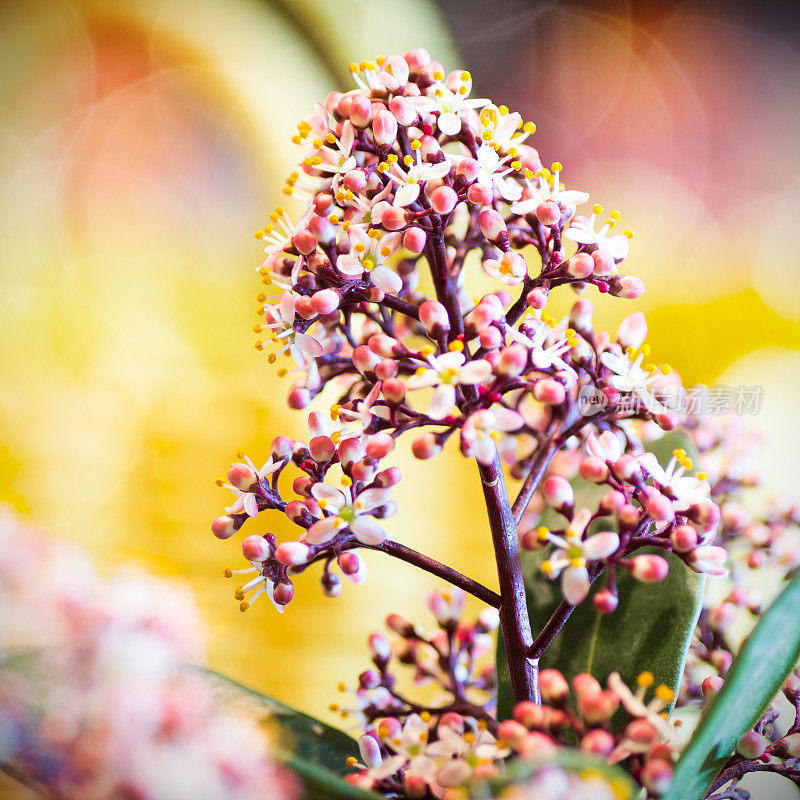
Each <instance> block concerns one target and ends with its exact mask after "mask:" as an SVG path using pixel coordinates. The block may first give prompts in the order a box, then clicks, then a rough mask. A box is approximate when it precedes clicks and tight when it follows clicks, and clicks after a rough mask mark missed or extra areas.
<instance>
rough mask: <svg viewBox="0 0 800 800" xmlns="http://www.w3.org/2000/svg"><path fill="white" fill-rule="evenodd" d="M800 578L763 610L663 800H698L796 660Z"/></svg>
mask: <svg viewBox="0 0 800 800" xmlns="http://www.w3.org/2000/svg"><path fill="white" fill-rule="evenodd" d="M798 608H800V575H797V576H795V577H794V578H793V579H792V581H791V582H790V583H789V585H788V586H787V587H786V589H784V590H783V592H782V593H781V595H780V596H779V597H778V599H777V600H775V602H774V603H773V604H772V605H771V606H770V607H769V609H768V610H767V612H766V613H765V614H764V616H763V617H762V618H761V620H760V621H759V623H758V625H757V626H756V627H755V629H754V630H753V632H752V633H751V634H750V636H749V637H748V639H747V641H746V642H745V644H744V646H743V647H742V649H741V651H740V653H739V655H738V656H737V657H736V658H735V659H734V662H733V665H732V666H731V669H730V671H729V672H728V674H727V676H726V678H725V685H724V686H723V687H722V690H721V691H720V693H719V694H718V695H717V696H716V697H715V698H714V700H713V701H712V702H711V703H710V704H709V706H708V707H707V708H706V710H705V711H704V713H703V715H702V717H701V718H700V722H699V723H698V726H697V729H696V730H695V733H694V735H693V736H692V739H691V741H690V742H689V745H688V746H687V748H686V750H684V752H683V755H682V756H681V759H680V761H679V762H678V765H677V767H676V769H675V776H674V778H673V781H672V786H671V787H670V790H669V792H668V793H667V794H666V795H665V796H664V800H700V798H702V797H704V796H705V794H706V792H707V790H708V788H709V786H710V785H711V784H712V782H713V781H714V778H715V777H716V776H717V775H718V774H719V772H720V770H721V768H722V766H723V765H724V763H725V761H726V760H727V759H728V756H730V754H731V753H732V752H733V750H734V748H735V747H736V742H737V741H738V739H739V737H740V736H741V735H742V734H743V733H744V732H745V731H747V730H749V729H750V728H751V727H752V725H753V724H754V723H755V722H756V721H757V720H758V718H759V716H760V715H761V714H762V713H763V711H764V709H765V708H766V707H767V705H768V704H769V702H770V700H772V698H773V697H774V696H775V695H776V694H777V692H778V691H779V689H780V687H781V685H782V683H783V681H784V679H785V678H786V676H787V675H788V674H789V673H790V672H791V671H792V670H793V669H794V668H795V666H796V664H797V662H798V660H800V626H798V624H797V610H798Z"/></svg>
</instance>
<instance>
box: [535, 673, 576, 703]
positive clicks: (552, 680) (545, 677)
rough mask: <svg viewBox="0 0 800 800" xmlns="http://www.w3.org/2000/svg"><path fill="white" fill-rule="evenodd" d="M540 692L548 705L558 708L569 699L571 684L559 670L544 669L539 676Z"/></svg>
mask: <svg viewBox="0 0 800 800" xmlns="http://www.w3.org/2000/svg"><path fill="white" fill-rule="evenodd" d="M539 690H540V691H541V693H542V700H543V701H544V702H545V703H547V704H548V705H553V706H558V705H561V704H562V703H564V702H566V700H567V698H568V697H569V684H568V683H567V680H566V678H565V677H564V676H563V675H562V674H561V673H560V672H559V671H558V670H557V669H543V670H542V671H541V673H540V674H539Z"/></svg>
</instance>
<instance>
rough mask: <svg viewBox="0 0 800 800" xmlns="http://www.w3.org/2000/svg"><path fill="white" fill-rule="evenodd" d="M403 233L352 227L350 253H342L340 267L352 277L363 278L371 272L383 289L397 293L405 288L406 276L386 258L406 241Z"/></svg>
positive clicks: (374, 281) (376, 283)
mask: <svg viewBox="0 0 800 800" xmlns="http://www.w3.org/2000/svg"><path fill="white" fill-rule="evenodd" d="M402 236H403V235H402V233H400V232H399V231H393V232H391V233H383V234H381V232H380V231H378V230H377V229H376V228H369V229H368V230H367V231H364V230H363V229H362V228H351V229H350V242H351V248H350V252H349V253H346V254H345V255H341V256H339V258H338V259H337V260H336V269H338V270H339V272H341V273H342V275H347V276H349V277H353V278H355V277H360V276H361V275H362V274H363V273H364V272H369V274H370V279H371V280H372V282H373V283H374V284H375V286H377V287H378V288H379V289H381V290H382V291H384V292H386V293H388V294H394V293H395V292H398V291H400V289H402V288H403V280H402V278H401V277H400V276H399V275H398V274H397V273H396V272H395V271H394V270H393V269H392V268H391V267H389V266H387V265H386V264H384V263H383V259H384V258H387V257H388V256H390V255H391V254H392V253H394V252H395V251H396V250H397V248H398V247H399V246H400V242H401V241H402Z"/></svg>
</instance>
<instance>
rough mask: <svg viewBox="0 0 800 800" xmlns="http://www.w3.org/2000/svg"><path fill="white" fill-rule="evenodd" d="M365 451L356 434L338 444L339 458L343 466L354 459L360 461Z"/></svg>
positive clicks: (348, 464) (346, 465)
mask: <svg viewBox="0 0 800 800" xmlns="http://www.w3.org/2000/svg"><path fill="white" fill-rule="evenodd" d="M365 455H366V452H365V451H364V445H363V444H362V443H361V440H360V439H359V438H358V437H357V436H350V437H349V438H347V439H345V440H344V441H343V442H341V443H340V444H339V460H340V461H341V463H342V466H343V467H349V466H350V464H352V463H353V462H354V461H360V460H361V459H362V458H364V456H365Z"/></svg>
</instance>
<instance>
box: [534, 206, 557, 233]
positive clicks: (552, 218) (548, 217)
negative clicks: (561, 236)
mask: <svg viewBox="0 0 800 800" xmlns="http://www.w3.org/2000/svg"><path fill="white" fill-rule="evenodd" d="M536 219H538V220H539V222H541V223H542V225H547V226H548V227H550V226H552V225H555V224H557V223H558V222H559V221H560V220H561V209H560V208H559V206H558V203H554V202H553V201H552V200H545V201H544V203H539V205H538V206H536Z"/></svg>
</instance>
